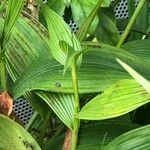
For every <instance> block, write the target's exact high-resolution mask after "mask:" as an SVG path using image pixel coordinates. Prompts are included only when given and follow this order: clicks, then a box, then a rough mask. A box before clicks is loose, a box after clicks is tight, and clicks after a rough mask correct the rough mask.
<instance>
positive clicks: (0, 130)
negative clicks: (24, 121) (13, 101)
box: [0, 115, 40, 150]
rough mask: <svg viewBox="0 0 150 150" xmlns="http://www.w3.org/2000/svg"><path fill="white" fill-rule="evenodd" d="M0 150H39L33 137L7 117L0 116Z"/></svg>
mask: <svg viewBox="0 0 150 150" xmlns="http://www.w3.org/2000/svg"><path fill="white" fill-rule="evenodd" d="M0 141H1V144H0V149H3V150H8V149H13V150H17V149H19V150H27V149H35V150H40V147H39V146H38V144H37V142H36V141H35V140H34V139H33V137H32V136H31V135H30V134H29V133H28V132H27V131H26V130H25V129H24V128H23V127H21V126H20V125H18V124H17V123H16V122H14V121H12V120H11V119H9V118H8V117H5V116H3V115H0Z"/></svg>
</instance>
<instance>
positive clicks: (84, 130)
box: [44, 119, 139, 150]
mask: <svg viewBox="0 0 150 150" xmlns="http://www.w3.org/2000/svg"><path fill="white" fill-rule="evenodd" d="M137 127H139V126H138V125H136V124H132V123H128V122H123V121H118V120H117V119H116V120H107V121H99V122H90V123H86V124H83V125H82V126H81V128H80V132H79V141H80V142H79V144H78V147H77V150H89V149H90V150H95V149H102V148H103V146H104V145H106V144H108V143H109V142H111V141H112V140H113V139H115V138H116V137H118V136H119V135H121V134H122V133H125V132H127V131H130V130H132V129H135V128H137ZM64 137H65V133H61V134H59V135H57V137H55V140H53V142H50V144H47V149H44V150H49V149H55V150H60V147H62V145H63V141H64Z"/></svg>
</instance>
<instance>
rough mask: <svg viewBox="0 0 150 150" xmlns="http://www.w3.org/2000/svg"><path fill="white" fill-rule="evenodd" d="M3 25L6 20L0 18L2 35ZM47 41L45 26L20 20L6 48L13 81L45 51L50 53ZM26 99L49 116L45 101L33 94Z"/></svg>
mask: <svg viewBox="0 0 150 150" xmlns="http://www.w3.org/2000/svg"><path fill="white" fill-rule="evenodd" d="M3 24H4V19H2V18H0V35H1V34H2V29H3V28H2V27H3ZM46 41H47V42H48V37H47V32H46V31H45V28H43V26H41V25H40V24H39V23H36V22H35V21H34V20H29V19H27V18H26V17H21V18H19V19H18V21H17V22H16V24H15V26H14V30H13V31H12V36H11V37H10V40H9V42H8V45H7V47H6V65H7V69H8V72H9V74H10V76H11V78H12V80H13V81H16V80H17V78H18V77H19V76H20V74H21V73H22V72H23V71H24V70H26V68H27V66H29V65H30V64H31V63H32V62H34V61H35V59H36V58H38V57H39V56H40V55H42V54H43V51H42V50H43V49H44V50H45V51H47V52H48V51H49V47H48V45H47V44H46ZM25 97H26V99H27V100H29V102H30V103H31V104H32V107H33V108H34V109H35V110H36V111H37V112H38V113H39V114H40V115H42V116H45V114H47V112H46V110H47V104H46V105H45V102H44V101H41V99H39V98H38V99H37V97H35V96H34V95H33V94H31V93H28V94H27V95H26V96H25Z"/></svg>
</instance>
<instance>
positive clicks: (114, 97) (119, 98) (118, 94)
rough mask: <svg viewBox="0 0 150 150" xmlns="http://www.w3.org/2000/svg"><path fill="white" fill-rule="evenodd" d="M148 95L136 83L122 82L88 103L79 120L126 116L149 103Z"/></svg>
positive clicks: (149, 95) (149, 96)
mask: <svg viewBox="0 0 150 150" xmlns="http://www.w3.org/2000/svg"><path fill="white" fill-rule="evenodd" d="M149 99H150V94H148V93H147V92H146V91H145V90H144V89H143V88H142V87H141V86H140V85H139V84H138V83H137V82H136V81H134V80H122V81H119V82H118V83H116V84H114V85H113V86H111V87H110V88H108V89H107V90H105V91H104V92H103V93H102V94H100V95H98V96H96V97H95V98H93V99H92V100H91V101H90V102H88V103H87V104H86V105H85V106H84V107H83V108H82V109H81V111H80V112H79V113H78V114H77V118H79V119H86V120H103V119H108V118H113V117H117V116H121V115H123V114H126V113H128V112H130V111H132V110H134V109H136V108H138V107H140V106H142V105H144V104H146V103H148V102H150V100H149Z"/></svg>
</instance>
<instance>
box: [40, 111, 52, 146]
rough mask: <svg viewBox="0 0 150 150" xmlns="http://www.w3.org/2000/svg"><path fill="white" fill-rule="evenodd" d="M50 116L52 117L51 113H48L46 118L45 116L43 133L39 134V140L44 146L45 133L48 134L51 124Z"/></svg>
mask: <svg viewBox="0 0 150 150" xmlns="http://www.w3.org/2000/svg"><path fill="white" fill-rule="evenodd" d="M49 117H50V113H48V114H47V116H46V118H44V122H43V127H42V129H41V133H40V135H39V140H38V143H39V145H40V146H42V144H43V141H44V138H45V134H46V131H47V129H48V126H49Z"/></svg>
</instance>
